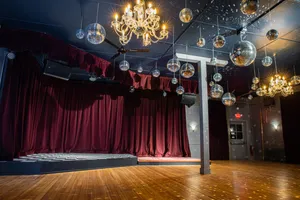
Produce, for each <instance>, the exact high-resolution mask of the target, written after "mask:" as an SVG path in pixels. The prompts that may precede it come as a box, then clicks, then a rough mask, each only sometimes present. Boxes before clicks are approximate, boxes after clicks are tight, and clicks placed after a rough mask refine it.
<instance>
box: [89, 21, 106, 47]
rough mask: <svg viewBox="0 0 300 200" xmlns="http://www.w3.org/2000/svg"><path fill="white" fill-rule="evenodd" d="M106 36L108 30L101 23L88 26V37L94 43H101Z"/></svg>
mask: <svg viewBox="0 0 300 200" xmlns="http://www.w3.org/2000/svg"><path fill="white" fill-rule="evenodd" d="M105 37H106V31H105V29H104V28H103V26H102V25H101V24H98V23H93V24H90V25H88V26H87V28H86V39H87V41H89V42H90V43H92V44H101V43H102V42H103V41H104V39H105Z"/></svg>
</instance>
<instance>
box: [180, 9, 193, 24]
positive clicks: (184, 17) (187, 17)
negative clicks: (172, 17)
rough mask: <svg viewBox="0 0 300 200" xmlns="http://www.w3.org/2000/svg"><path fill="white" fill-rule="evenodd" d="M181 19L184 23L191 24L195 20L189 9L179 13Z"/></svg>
mask: <svg viewBox="0 0 300 200" xmlns="http://www.w3.org/2000/svg"><path fill="white" fill-rule="evenodd" d="M179 19H180V21H182V22H183V23H190V22H191V21H192V19H193V12H192V10H191V9H189V8H184V9H182V10H181V11H180V13H179Z"/></svg>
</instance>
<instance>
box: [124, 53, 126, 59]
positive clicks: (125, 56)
mask: <svg viewBox="0 0 300 200" xmlns="http://www.w3.org/2000/svg"><path fill="white" fill-rule="evenodd" d="M125 60H126V53H124V61H125Z"/></svg>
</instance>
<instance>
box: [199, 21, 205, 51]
mask: <svg viewBox="0 0 300 200" xmlns="http://www.w3.org/2000/svg"><path fill="white" fill-rule="evenodd" d="M199 33H200V37H199V39H198V42H197V46H198V47H204V46H205V38H203V37H202V26H201V24H200V27H199Z"/></svg>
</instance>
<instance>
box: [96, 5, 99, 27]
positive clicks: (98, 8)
mask: <svg viewBox="0 0 300 200" xmlns="http://www.w3.org/2000/svg"><path fill="white" fill-rule="evenodd" d="M98 17H99V3H98V4H97V16H96V23H98Z"/></svg>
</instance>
